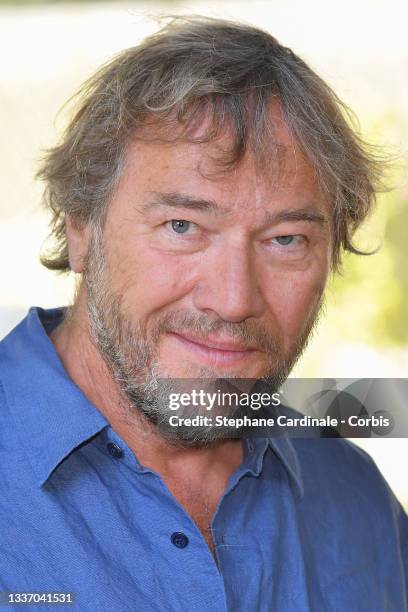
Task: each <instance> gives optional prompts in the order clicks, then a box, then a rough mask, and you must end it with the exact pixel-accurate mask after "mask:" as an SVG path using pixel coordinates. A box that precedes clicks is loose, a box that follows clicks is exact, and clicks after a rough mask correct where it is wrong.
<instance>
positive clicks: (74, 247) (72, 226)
mask: <svg viewBox="0 0 408 612" xmlns="http://www.w3.org/2000/svg"><path fill="white" fill-rule="evenodd" d="M65 228H66V234H67V242H68V253H69V265H70V268H71V270H72V271H73V272H77V273H81V272H83V271H84V269H85V258H86V254H87V253H88V245H89V235H90V230H89V225H88V224H84V223H81V222H80V221H79V220H78V219H77V218H75V217H74V216H73V215H67V216H66V218H65Z"/></svg>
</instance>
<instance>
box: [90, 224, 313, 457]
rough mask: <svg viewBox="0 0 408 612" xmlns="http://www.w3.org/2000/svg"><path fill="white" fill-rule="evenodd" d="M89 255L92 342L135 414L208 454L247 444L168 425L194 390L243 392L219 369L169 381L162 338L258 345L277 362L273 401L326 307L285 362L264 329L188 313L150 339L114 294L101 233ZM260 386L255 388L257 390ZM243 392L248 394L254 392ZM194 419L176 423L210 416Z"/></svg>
mask: <svg viewBox="0 0 408 612" xmlns="http://www.w3.org/2000/svg"><path fill="white" fill-rule="evenodd" d="M89 253H90V254H91V256H90V257H88V260H87V265H86V272H85V273H84V282H85V285H86V289H87V294H88V302H87V307H88V319H89V330H90V335H91V339H92V341H93V343H94V344H95V346H96V348H97V349H98V351H99V353H100V355H101V356H102V358H103V360H104V362H105V363H106V365H107V367H108V369H109V371H110V373H111V376H112V378H113V380H114V382H115V383H116V385H117V387H118V388H119V390H120V392H121V394H122V396H123V397H124V398H125V400H127V401H126V402H125V403H126V404H127V405H128V406H129V409H130V410H131V411H132V413H133V414H134V413H135V412H136V413H137V414H138V415H143V417H145V419H147V421H148V422H149V423H150V424H154V425H155V426H156V431H157V433H158V434H159V435H160V436H161V437H162V438H164V439H166V440H167V441H168V442H169V443H172V444H174V445H176V446H191V447H202V446H208V445H210V444H212V443H214V442H216V441H218V440H222V439H231V438H236V437H240V436H242V435H243V430H242V429H236V428H235V427H228V426H222V427H215V426H213V425H197V426H195V427H171V426H170V425H169V416H171V414H174V413H172V412H171V411H170V410H169V394H170V393H173V392H174V391H175V390H177V391H179V390H180V389H181V388H182V391H183V392H188V390H189V389H190V390H191V389H192V388H194V389H198V388H205V389H206V390H207V391H208V390H211V391H213V392H214V391H216V390H217V389H231V386H232V387H234V388H236V384H234V378H235V377H231V375H230V374H229V373H228V372H222V371H220V369H218V368H217V369H214V368H208V367H200V368H197V366H196V367H193V368H191V371H190V372H188V371H187V372H186V374H187V376H185V377H183V379H182V380H181V379H172V378H169V376H168V373H166V371H165V370H164V369H163V367H162V365H161V364H160V363H159V361H158V359H157V346H158V341H159V338H160V336H161V335H162V334H163V333H166V332H167V331H179V332H182V331H183V330H184V331H186V330H189V329H190V330H192V331H194V332H195V333H201V334H203V335H204V334H205V333H208V332H217V331H220V330H222V331H223V332H224V333H225V334H226V335H228V336H229V337H231V338H237V339H239V340H241V341H244V342H245V341H251V342H252V343H255V344H256V345H258V346H259V347H260V348H262V349H263V350H264V351H265V353H266V354H268V355H269V357H270V359H269V362H268V366H267V368H266V371H265V373H264V375H263V376H262V378H261V379H260V380H261V381H263V382H264V383H265V384H266V385H267V387H268V392H269V393H273V392H275V391H277V390H278V389H279V388H280V386H281V385H282V383H283V382H284V381H285V380H286V378H287V377H288V375H289V372H290V371H291V369H292V368H293V366H294V364H295V362H296V361H297V360H298V359H299V357H300V356H301V354H302V353H303V351H304V350H305V348H306V346H307V343H308V341H309V339H310V337H311V335H312V332H313V330H314V329H315V327H316V323H317V320H318V316H319V313H320V312H321V310H322V304H323V300H320V301H319V303H318V304H317V305H316V307H315V309H314V311H313V313H312V315H311V316H310V317H309V320H308V321H307V324H306V326H305V330H304V332H303V333H302V335H301V337H300V338H299V339H298V342H297V344H296V346H295V348H294V350H293V351H292V353H291V354H290V355H289V356H288V357H286V358H285V359H282V357H281V356H280V355H279V352H278V347H277V346H276V343H275V342H274V340H273V339H271V337H270V335H268V334H265V330H263V329H260V328H259V324H256V327H255V326H254V324H253V323H252V322H251V323H250V322H249V321H245V322H243V323H231V322H229V321H224V320H222V319H218V320H216V321H214V320H211V321H210V320H208V317H206V316H204V315H202V314H199V313H197V314H196V313H190V312H186V311H183V312H175V313H174V312H173V313H164V314H163V315H162V316H161V317H160V318H159V320H158V321H157V323H156V324H155V327H154V329H153V330H152V332H151V333H150V335H148V334H147V331H146V329H144V327H143V326H142V325H141V324H140V323H136V324H135V323H133V322H131V321H130V320H129V319H128V318H127V317H126V316H125V314H124V313H123V308H122V301H121V298H120V297H119V296H116V295H114V294H113V293H112V292H111V291H110V287H109V285H110V284H109V278H108V277H107V276H108V275H107V273H106V270H107V269H106V264H105V258H104V252H103V242H102V233H101V231H95V233H94V236H93V238H92V241H91V245H90V248H89ZM236 382H238V380H237V381H236ZM247 382H248V381H247ZM255 382H256V381H251V383H250V387H252V386H253V384H255ZM252 383H253V384H252ZM238 386H239V385H238ZM244 386H246V387H248V384H246V385H245V384H244ZM192 411H193V408H192V407H191V406H190V407H184V408H183V407H181V408H180V409H179V410H178V411H177V416H178V417H193V416H196V415H199V414H204V411H203V410H201V412H200V408H197V407H195V408H194V413H193V412H192ZM217 414H222V416H226V417H236V416H237V415H239V416H243V415H244V414H246V415H247V416H253V411H252V409H251V408H249V407H247V408H246V409H243V408H237V407H236V406H229V407H225V406H223V407H222V411H221V408H219V409H218V412H213V413H212V415H211V416H213V417H214V416H216V415H217Z"/></svg>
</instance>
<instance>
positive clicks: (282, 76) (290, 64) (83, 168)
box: [37, 17, 384, 272]
mask: <svg viewBox="0 0 408 612" xmlns="http://www.w3.org/2000/svg"><path fill="white" fill-rule="evenodd" d="M276 97H278V98H279V101H280V103H281V107H282V111H283V114H284V117H285V120H286V123H287V126H288V128H289V130H290V132H291V133H292V134H293V136H294V137H295V138H296V139H297V141H298V142H299V144H300V146H301V148H302V150H303V152H304V153H305V155H306V157H307V158H308V160H309V161H310V163H311V165H312V166H313V168H314V170H315V172H316V176H317V177H318V180H319V182H320V185H321V187H322V189H324V190H325V192H327V193H328V194H329V197H330V201H331V202H332V206H333V228H334V247H333V254H332V263H333V268H334V269H337V268H338V265H339V263H340V259H341V252H342V250H345V251H351V252H353V253H359V254H364V253H362V252H361V251H360V250H359V249H358V248H357V247H356V246H355V245H354V244H353V241H352V238H353V234H354V232H355V230H356V229H357V228H358V227H359V225H360V224H361V223H362V221H363V220H364V219H365V218H366V216H367V215H368V214H369V212H370V210H371V209H372V207H373V204H374V202H375V196H376V192H377V191H379V190H380V189H381V188H382V182H381V180H382V174H383V167H384V157H383V156H382V155H381V154H380V153H379V150H378V149H376V148H375V147H372V146H371V147H370V146H368V145H367V144H366V143H365V142H364V141H363V140H362V139H361V137H360V135H359V131H358V129H357V127H356V126H355V125H354V124H353V116H352V114H351V111H350V110H349V109H348V107H347V106H346V105H345V104H344V103H342V102H341V100H339V98H338V97H337V96H336V94H335V93H334V92H333V90H332V89H331V88H330V87H329V86H328V85H327V84H326V83H325V82H324V81H323V80H322V79H321V78H320V77H319V76H318V75H317V74H316V73H315V72H314V71H313V70H312V69H311V68H310V67H309V66H308V65H307V64H306V63H305V62H304V61H303V60H302V59H300V58H299V57H298V56H297V55H295V53H293V51H292V50H291V49H289V48H287V47H285V46H283V45H281V44H280V43H279V42H278V41H277V40H276V38H274V37H273V36H271V35H270V34H269V33H267V32H264V31H262V30H260V29H258V28H255V27H251V26H248V25H243V24H239V23H234V22H230V21H224V20H219V19H210V18H206V17H174V18H172V19H171V20H170V21H169V22H168V23H166V25H165V26H164V27H163V28H162V29H160V31H158V32H157V33H155V34H154V35H152V36H150V37H148V38H146V39H145V40H144V41H143V42H142V43H141V44H139V45H137V46H135V47H131V48H130V49H126V50H124V51H122V52H121V53H119V54H118V55H117V56H115V57H114V58H113V59H112V60H111V61H109V62H108V63H107V64H106V65H104V66H102V68H100V69H99V71H98V72H97V73H96V74H95V75H94V76H92V77H91V78H90V79H89V80H88V81H86V82H85V83H84V85H83V86H82V88H81V89H80V90H79V92H78V93H77V94H76V96H75V97H74V100H75V101H76V103H77V104H78V106H77V110H76V112H75V114H74V116H73V118H72V120H71V121H70V123H69V125H68V127H67V128H66V130H65V132H64V134H63V137H62V139H61V141H60V143H59V144H58V145H57V146H55V147H53V148H51V149H49V150H48V151H47V152H46V153H45V155H44V157H43V159H42V162H41V165H40V168H39V171H38V173H37V176H38V177H39V178H40V179H42V180H43V181H44V182H45V190H44V196H43V202H44V205H45V206H46V207H47V208H48V209H49V210H50V211H51V214H52V219H51V237H52V238H53V239H54V247H53V248H52V249H51V250H49V251H48V252H46V253H45V252H44V253H43V254H42V257H41V262H42V263H43V265H45V266H46V267H47V268H49V269H52V270H57V271H60V272H66V271H69V269H70V266H69V258H68V245H67V238H66V231H65V218H66V215H72V216H74V217H76V218H77V219H78V220H79V221H80V222H83V223H95V222H100V221H101V219H103V215H104V211H105V210H106V208H107V205H108V204H109V201H110V199H111V197H112V195H113V194H114V192H115V188H116V187H117V184H118V181H119V180H120V176H121V172H122V169H123V165H124V161H125V159H126V150H127V146H128V143H129V140H130V138H131V137H134V136H135V135H136V136H137V134H138V131H139V132H140V134H141V133H142V132H143V133H144V134H146V133H147V134H148V129H147V130H146V129H144V128H146V126H147V127H148V126H149V124H150V123H151V122H153V123H154V122H158V123H159V124H160V125H163V126H166V128H169V129H167V133H168V134H170V133H172V134H173V135H174V136H173V138H174V139H186V140H188V141H197V139H196V138H194V137H193V135H192V134H193V128H194V126H196V125H197V122H198V121H200V120H202V117H203V113H206V114H207V116H208V117H209V118H210V121H209V122H208V126H209V127H208V130H207V131H206V134H205V135H204V136H203V137H202V138H201V140H200V142H203V141H207V142H208V141H211V140H213V139H216V138H217V137H218V136H219V135H220V134H222V133H223V132H225V130H228V134H229V135H230V136H231V147H230V148H229V149H228V151H224V152H223V156H222V159H221V158H220V159H218V161H219V162H220V163H221V164H222V165H223V167H224V169H225V170H227V169H228V168H230V167H232V166H233V165H235V164H237V163H239V161H240V159H242V157H243V155H244V154H245V152H246V151H247V149H248V148H249V147H251V150H253V152H254V154H255V156H256V159H257V160H258V161H259V163H262V165H263V167H266V168H268V164H270V165H271V166H272V163H273V160H274V158H276V153H277V151H276V147H275V145H276V143H275V141H274V136H273V134H274V126H273V125H272V120H271V117H270V113H269V112H268V109H269V107H270V103H271V101H272V99H273V98H276ZM200 118H201V119H200ZM206 123H207V122H206Z"/></svg>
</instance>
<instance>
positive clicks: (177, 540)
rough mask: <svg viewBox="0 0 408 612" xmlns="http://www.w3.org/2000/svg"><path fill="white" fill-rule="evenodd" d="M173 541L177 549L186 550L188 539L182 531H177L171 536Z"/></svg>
mask: <svg viewBox="0 0 408 612" xmlns="http://www.w3.org/2000/svg"><path fill="white" fill-rule="evenodd" d="M171 541H172V543H173V544H174V546H177V548H185V547H186V546H187V544H188V537H187V536H186V535H185V534H184V533H181V531H175V532H174V533H172V534H171Z"/></svg>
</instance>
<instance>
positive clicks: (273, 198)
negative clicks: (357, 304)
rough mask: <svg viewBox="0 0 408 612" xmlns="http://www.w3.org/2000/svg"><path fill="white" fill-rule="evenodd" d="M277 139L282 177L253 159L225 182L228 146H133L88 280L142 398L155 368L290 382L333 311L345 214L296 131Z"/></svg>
mask: <svg viewBox="0 0 408 612" xmlns="http://www.w3.org/2000/svg"><path fill="white" fill-rule="evenodd" d="M279 119H280V116H279V115H277V117H276V121H277V122H278V121H279ZM276 137H277V139H278V141H279V143H280V144H281V145H283V146H284V147H285V157H284V162H283V164H281V168H280V172H279V173H277V172H276V171H272V170H270V171H268V170H264V171H262V172H260V171H259V170H257V167H256V165H255V163H254V159H253V157H252V155H251V154H247V155H246V156H245V158H244V159H243V161H242V163H240V164H239V165H238V166H237V167H236V168H235V169H234V170H231V171H225V172H218V174H215V173H214V169H215V164H214V159H211V156H213V158H214V156H217V155H219V149H217V148H216V145H215V144H191V143H173V144H163V143H160V142H157V141H156V142H148V141H143V142H140V141H136V140H135V141H133V142H132V143H131V144H130V146H129V150H128V155H127V163H126V168H125V171H124V173H123V175H122V178H121V180H120V183H119V186H118V189H117V191H116V193H115V195H114V197H113V199H112V201H111V203H110V204H109V208H108V211H107V216H106V221H105V225H104V230H103V248H102V249H101V248H99V250H98V248H96V250H95V251H94V250H93V246H92V244H91V248H90V252H89V265H88V269H87V271H86V273H85V279H86V282H87V287H88V294H89V308H90V313H91V320H92V319H93V320H94V327H97V328H98V330H97V335H98V336H99V345H100V349H101V351H102V353H104V356H105V358H106V359H107V360H108V361H109V362H111V365H112V362H113V365H114V366H117V368H119V372H120V373H119V377H120V378H121V379H122V383H123V380H125V384H124V385H123V386H124V387H125V388H127V389H128V390H129V389H131V388H134V385H137V384H139V383H144V382H145V381H146V377H149V376H152V373H153V372H154V375H156V376H159V377H171V378H196V377H208V378H211V377H226V378H254V379H258V378H261V377H264V376H272V377H274V378H275V379H277V380H279V379H281V378H282V377H283V378H285V377H286V376H287V375H288V372H289V370H290V368H291V367H292V365H293V363H294V361H295V360H296V358H297V357H298V356H299V354H300V352H301V350H302V348H303V346H304V345H305V343H306V340H307V337H308V335H309V333H310V331H311V329H312V326H313V322H314V321H315V319H316V316H317V313H318V310H319V306H320V304H321V299H322V294H323V290H324V287H325V283H326V278H327V274H328V271H329V268H330V258H331V245H332V238H331V218H330V210H329V206H328V205H327V203H326V202H325V200H324V198H323V197H322V194H321V193H320V191H319V188H318V185H317V182H316V179H315V176H314V173H313V170H312V168H311V167H310V165H309V164H308V162H307V161H306V159H305V157H304V156H303V154H302V153H301V151H300V149H299V148H298V147H297V145H296V143H295V142H294V141H293V139H291V137H290V135H289V134H288V132H287V130H286V127H285V125H284V123H283V122H280V123H277V129H276ZM275 170H276V168H275ZM99 247H101V245H99Z"/></svg>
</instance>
